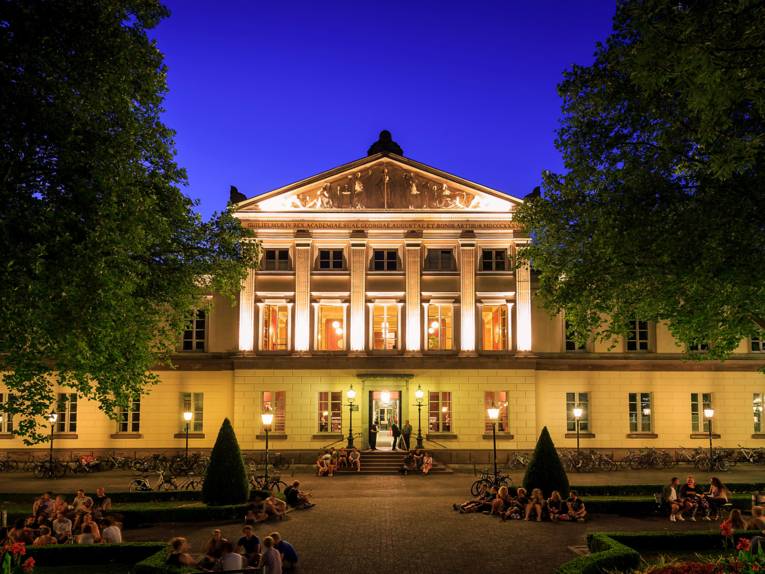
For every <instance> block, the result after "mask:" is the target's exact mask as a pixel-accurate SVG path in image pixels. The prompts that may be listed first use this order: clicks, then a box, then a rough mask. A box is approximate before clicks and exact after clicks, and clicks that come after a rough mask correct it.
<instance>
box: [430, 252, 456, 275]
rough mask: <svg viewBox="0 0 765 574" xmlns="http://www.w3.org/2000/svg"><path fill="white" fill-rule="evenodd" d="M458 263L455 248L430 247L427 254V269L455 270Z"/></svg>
mask: <svg viewBox="0 0 765 574" xmlns="http://www.w3.org/2000/svg"><path fill="white" fill-rule="evenodd" d="M456 269H457V264H456V262H455V260H454V250H453V249H428V252H427V254H426V255H425V271H454V270H456Z"/></svg>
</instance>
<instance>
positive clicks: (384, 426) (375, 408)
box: [369, 391, 401, 450]
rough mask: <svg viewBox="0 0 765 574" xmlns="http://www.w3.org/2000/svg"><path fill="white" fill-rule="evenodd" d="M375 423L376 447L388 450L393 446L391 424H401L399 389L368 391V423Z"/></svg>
mask: <svg viewBox="0 0 765 574" xmlns="http://www.w3.org/2000/svg"><path fill="white" fill-rule="evenodd" d="M373 422H376V423H377V429H378V432H377V449H378V450H390V449H391V447H392V446H393V433H392V432H391V426H392V425H393V423H394V422H395V423H396V424H398V425H399V427H400V426H401V393H400V391H369V424H370V426H371V425H372V423H373Z"/></svg>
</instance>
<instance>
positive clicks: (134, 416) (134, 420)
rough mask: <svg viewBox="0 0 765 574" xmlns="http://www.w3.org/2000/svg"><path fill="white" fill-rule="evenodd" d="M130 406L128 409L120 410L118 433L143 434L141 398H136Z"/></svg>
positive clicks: (130, 402)
mask: <svg viewBox="0 0 765 574" xmlns="http://www.w3.org/2000/svg"><path fill="white" fill-rule="evenodd" d="M128 405H129V406H128V408H126V409H120V412H119V417H118V419H117V432H141V397H140V396H138V397H135V398H134V399H133V400H131V401H129V403H128Z"/></svg>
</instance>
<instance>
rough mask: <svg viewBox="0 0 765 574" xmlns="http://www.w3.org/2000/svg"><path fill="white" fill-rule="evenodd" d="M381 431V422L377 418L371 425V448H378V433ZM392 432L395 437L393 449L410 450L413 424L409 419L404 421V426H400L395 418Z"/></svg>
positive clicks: (391, 426) (391, 427)
mask: <svg viewBox="0 0 765 574" xmlns="http://www.w3.org/2000/svg"><path fill="white" fill-rule="evenodd" d="M378 432H380V423H379V422H378V421H377V419H375V420H374V421H372V424H371V425H369V450H377V433H378ZM390 433H391V437H392V439H393V442H392V443H391V450H409V445H410V444H412V443H411V442H410V441H411V438H412V425H411V424H410V423H409V421H406V422H404V426H401V427H400V426H398V423H397V422H396V421H395V420H394V421H393V422H392V423H391V425H390Z"/></svg>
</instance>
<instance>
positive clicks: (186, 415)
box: [183, 411, 194, 466]
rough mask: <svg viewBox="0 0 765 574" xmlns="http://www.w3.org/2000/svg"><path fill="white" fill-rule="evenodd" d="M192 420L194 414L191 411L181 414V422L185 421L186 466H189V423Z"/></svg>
mask: <svg viewBox="0 0 765 574" xmlns="http://www.w3.org/2000/svg"><path fill="white" fill-rule="evenodd" d="M193 418H194V413H192V412H191V411H185V412H184V413H183V420H184V421H186V466H188V464H189V423H190V422H191V419H193Z"/></svg>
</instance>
